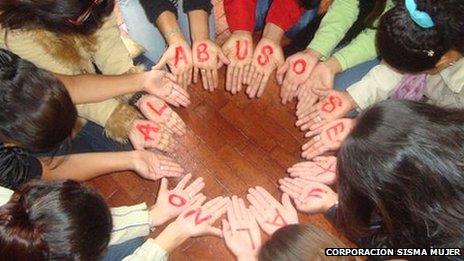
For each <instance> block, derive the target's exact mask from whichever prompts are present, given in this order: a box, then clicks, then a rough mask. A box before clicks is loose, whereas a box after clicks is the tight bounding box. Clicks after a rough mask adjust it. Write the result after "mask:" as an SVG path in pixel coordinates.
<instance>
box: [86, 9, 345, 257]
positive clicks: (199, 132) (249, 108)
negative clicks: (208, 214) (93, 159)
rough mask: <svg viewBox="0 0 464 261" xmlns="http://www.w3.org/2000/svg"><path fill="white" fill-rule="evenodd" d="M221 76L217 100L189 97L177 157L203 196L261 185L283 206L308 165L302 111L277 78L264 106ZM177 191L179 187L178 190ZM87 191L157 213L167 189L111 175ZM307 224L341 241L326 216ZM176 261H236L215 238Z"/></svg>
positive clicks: (201, 94) (185, 250)
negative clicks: (298, 171) (285, 180)
mask: <svg viewBox="0 0 464 261" xmlns="http://www.w3.org/2000/svg"><path fill="white" fill-rule="evenodd" d="M212 2H213V4H214V12H215V15H216V30H217V35H218V38H217V41H218V43H220V44H221V43H222V42H223V41H224V40H225V39H226V38H227V37H228V35H229V34H230V33H229V31H228V28H227V22H226V19H225V16H224V9H223V7H222V0H213V1H212ZM220 75H221V76H222V77H221V84H220V86H222V87H221V88H220V89H218V90H216V91H215V92H214V93H209V92H206V91H204V90H203V89H202V87H201V85H200V84H198V85H196V86H192V87H191V88H190V89H189V92H190V95H191V97H192V104H191V105H190V106H189V108H187V109H180V110H177V111H178V113H179V114H180V115H181V117H182V118H183V119H184V121H185V122H186V123H187V126H188V127H189V131H188V134H187V135H186V136H185V137H183V138H182V139H181V140H180V141H181V148H179V150H178V152H177V153H176V154H175V155H171V156H173V157H174V158H176V159H177V160H178V161H179V162H180V163H181V164H182V165H183V166H184V168H185V169H186V170H188V171H189V172H191V173H192V174H193V175H194V177H198V176H202V177H204V178H205V182H206V187H205V189H204V191H203V193H204V194H205V195H207V196H209V197H211V198H213V197H216V196H219V195H225V196H232V195H239V196H241V197H245V195H246V192H247V189H248V188H249V187H252V186H256V185H260V186H262V187H264V188H266V189H267V190H268V191H269V192H271V193H272V194H273V195H274V196H275V197H277V198H280V195H281V194H280V192H279V191H278V188H277V180H278V179H279V178H282V177H284V176H286V172H285V170H286V169H287V168H288V167H289V166H291V165H293V164H294V163H296V162H298V161H301V160H302V159H301V158H300V147H301V145H302V144H303V143H304V138H303V135H304V134H303V133H302V132H300V131H299V130H298V129H297V128H296V127H295V126H294V123H295V120H296V117H295V116H294V107H295V104H294V103H292V104H289V105H287V106H283V105H282V104H281V103H280V99H279V96H278V92H279V87H278V85H277V83H276V82H275V76H274V75H273V76H272V77H271V81H270V82H269V84H268V87H267V89H266V92H265V95H264V96H263V97H262V98H261V99H259V100H250V99H248V98H247V97H246V96H245V94H244V92H243V91H242V93H240V94H237V95H235V96H232V95H230V94H229V93H227V92H226V91H225V90H224V82H223V80H224V75H225V72H224V69H222V70H221V74H220ZM175 183H177V181H171V185H174V184H175ZM87 184H88V185H90V186H91V187H93V188H95V189H97V190H98V191H99V192H100V193H101V194H102V195H103V196H104V197H105V199H106V200H107V202H108V203H109V204H110V206H121V205H130V204H136V203H140V202H147V203H148V205H152V204H153V203H154V202H155V199H156V194H157V191H158V186H159V182H151V181H146V180H142V179H141V178H139V177H138V176H137V175H135V174H133V173H129V172H126V173H115V174H112V175H107V176H104V177H101V178H97V179H95V180H92V181H90V182H87ZM300 222H301V223H311V224H314V225H316V226H319V227H322V228H324V229H326V230H327V231H329V232H330V233H332V234H333V235H335V236H338V237H340V235H338V234H337V233H336V231H335V230H334V228H333V227H332V226H331V225H330V224H329V223H328V221H327V220H326V219H325V218H324V217H323V216H322V215H314V216H309V215H300ZM217 225H219V222H218V224H217ZM161 230H162V228H160V229H158V230H157V233H159V231H161ZM151 236H152V237H154V236H156V233H154V234H153V235H151ZM263 237H264V234H263ZM342 240H344V239H343V238H342ZM344 241H345V242H346V240H344ZM170 257H171V260H221V261H225V260H233V257H232V255H231V254H230V253H229V251H228V250H227V248H226V247H225V245H224V243H223V241H222V240H221V239H219V238H215V237H202V238H195V239H189V240H188V241H186V242H185V243H184V244H182V245H181V246H180V247H179V248H177V249H176V250H175V251H174V252H173V253H171V256H170Z"/></svg>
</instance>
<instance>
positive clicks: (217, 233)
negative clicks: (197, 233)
mask: <svg viewBox="0 0 464 261" xmlns="http://www.w3.org/2000/svg"><path fill="white" fill-rule="evenodd" d="M206 234H208V235H212V236H217V237H222V231H221V229H219V228H217V227H213V226H210V227H208V228H206Z"/></svg>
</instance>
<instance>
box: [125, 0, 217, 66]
mask: <svg viewBox="0 0 464 261" xmlns="http://www.w3.org/2000/svg"><path fill="white" fill-rule="evenodd" d="M153 1H156V0H153ZM187 1H188V0H187ZM118 2H119V6H120V9H121V12H122V15H123V17H124V22H125V24H126V27H127V30H128V33H129V36H130V37H131V38H132V39H133V40H135V41H136V42H137V43H139V44H141V45H142V46H143V47H144V48H145V53H144V56H145V57H146V58H148V61H147V60H145V61H144V64H145V66H147V68H151V65H152V64H156V63H158V61H159V59H160V58H161V56H162V55H163V53H164V51H165V50H166V42H165V40H164V38H163V34H162V33H161V32H160V31H159V30H158V28H157V27H156V26H154V25H153V23H150V20H151V19H153V18H152V17H147V15H146V13H145V10H144V9H143V7H142V5H141V4H140V2H139V0H118ZM182 4H183V0H179V3H178V6H179V8H178V9H177V16H178V17H179V18H178V22H179V26H180V29H181V31H182V34H183V35H184V37H185V39H187V41H189V42H191V41H190V27H189V21H188V16H187V14H185V13H184V11H183V9H182ZM209 31H210V37H211V39H214V38H215V37H216V26H215V21H214V15H210V17H209ZM142 59H143V58H142ZM150 62H151V64H150Z"/></svg>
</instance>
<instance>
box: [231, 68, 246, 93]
mask: <svg viewBox="0 0 464 261" xmlns="http://www.w3.org/2000/svg"><path fill="white" fill-rule="evenodd" d="M238 70H239V71H238V79H237V86H235V90H233V94H235V93H238V92H240V91H241V90H242V83H243V74H244V68H242V67H239V68H238Z"/></svg>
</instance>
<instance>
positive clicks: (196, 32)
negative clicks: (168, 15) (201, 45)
mask: <svg viewBox="0 0 464 261" xmlns="http://www.w3.org/2000/svg"><path fill="white" fill-rule="evenodd" d="M188 17H189V24H190V37H192V41H200V40H206V39H208V38H209V25H208V13H207V12H205V11H204V10H194V11H191V12H189V13H188Z"/></svg>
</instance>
